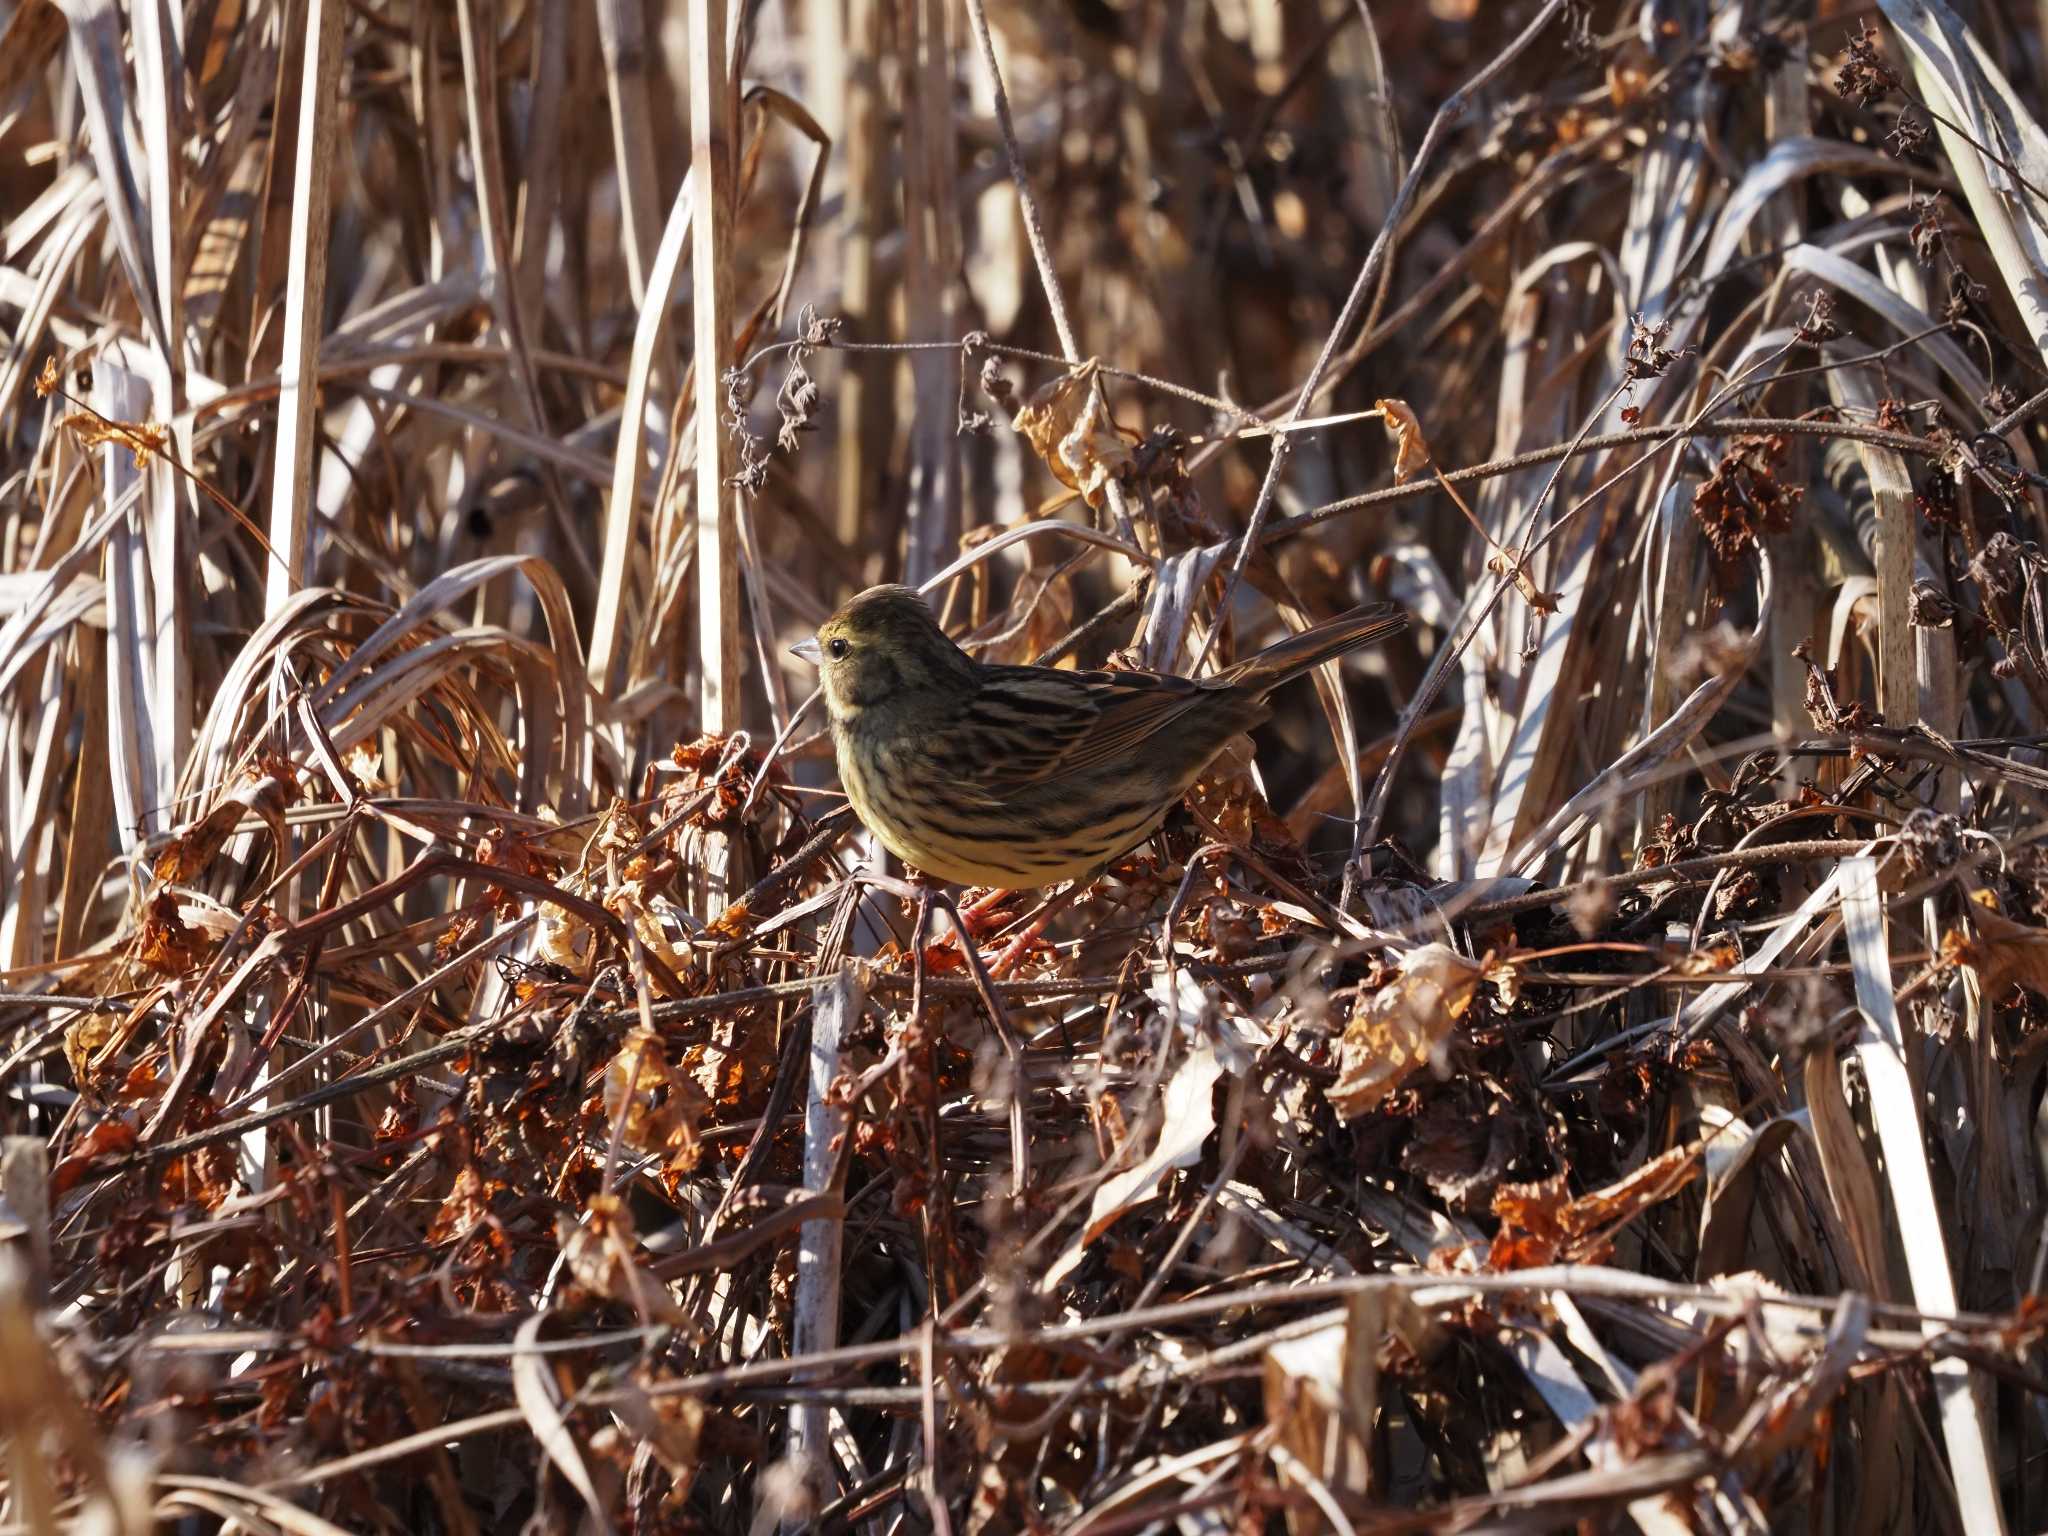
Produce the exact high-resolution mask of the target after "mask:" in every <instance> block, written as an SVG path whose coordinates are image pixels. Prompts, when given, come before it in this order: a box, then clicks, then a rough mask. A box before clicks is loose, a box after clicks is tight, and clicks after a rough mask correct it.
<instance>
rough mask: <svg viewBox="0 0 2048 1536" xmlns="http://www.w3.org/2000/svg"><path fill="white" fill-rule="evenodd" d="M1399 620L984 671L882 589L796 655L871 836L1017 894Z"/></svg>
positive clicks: (1150, 807)
mask: <svg viewBox="0 0 2048 1536" xmlns="http://www.w3.org/2000/svg"><path fill="white" fill-rule="evenodd" d="M1407 623H1408V619H1407V615H1406V614H1404V613H1402V612H1401V610H1400V609H1398V608H1396V607H1394V606H1393V605H1391V604H1386V603H1382V604H1377V605H1374V606H1371V607H1365V608H1358V609H1354V610H1353V611H1352V612H1350V613H1347V614H1345V615H1343V616H1342V617H1340V618H1335V619H1331V620H1330V621H1329V622H1327V623H1324V624H1319V625H1317V626H1315V627H1314V628H1312V629H1308V630H1304V631H1303V632H1302V633H1301V634H1298V635H1294V636H1292V637H1290V638H1288V639H1286V640H1282V641H1281V642H1280V643H1279V644H1277V645H1274V646H1271V647H1269V648H1268V649H1266V650H1263V651H1261V652H1259V654H1258V655H1256V656H1253V657H1251V658H1250V659H1248V660H1245V661H1241V662H1239V663H1237V665H1236V666H1233V667H1231V668H1229V669H1228V670H1226V671H1224V672H1222V673H1220V674H1218V675H1217V676H1215V677H1205V678H1199V679H1195V678H1184V677H1166V676H1161V675H1159V674H1156V673H1150V672H1062V671H1058V670H1055V669H1053V668H1051V667H1000V666H988V665H984V664H983V663H981V662H978V661H976V660H975V659H974V658H973V657H971V656H969V655H968V654H967V653H966V652H965V651H963V650H961V649H960V647H959V646H957V645H955V644H954V643H953V642H952V641H951V640H950V639H948V638H947V636H946V632H945V631H944V630H942V629H940V628H939V626H938V623H937V621H936V620H934V619H933V618H932V614H931V610H930V609H929V608H927V607H926V606H925V604H924V600H923V599H922V598H921V597H919V596H918V595H917V593H916V592H914V591H912V590H911V589H910V588H909V587H896V586H885V587H870V588H869V589H868V590H867V591H865V592H863V593H861V594H860V596H858V597H856V598H854V599H853V600H852V601H850V602H849V603H847V605H846V606H845V607H843V608H841V609H840V610H839V611H838V612H837V613H835V614H833V615H832V617H831V618H829V619H827V620H826V621H825V622H824V624H822V625H821V626H819V629H818V633H817V636H816V638H814V639H811V640H806V641H804V642H803V644H801V645H799V646H796V647H795V654H797V655H799V656H801V657H803V658H804V659H805V660H807V661H810V662H813V663H815V664H816V665H817V666H818V667H820V668H821V669H822V670H823V673H824V685H825V706H826V709H827V710H828V711H829V713H830V715H831V721H832V742H833V745H834V747H835V748H836V749H837V751H838V757H839V778H840V781H841V783H843V784H844V785H845V787H846V794H847V798H848V799H850V800H851V801H852V802H853V808H854V811H855V813H856V814H858V815H859V817H860V819H861V820H862V822H864V823H865V824H866V825H867V827H868V829H869V830H870V831H872V832H873V833H874V834H875V835H876V836H877V837H878V838H880V839H881V840H882V843H883V844H884V846H886V847H887V848H888V850H889V851H890V852H891V853H893V854H895V855H896V856H897V857H898V858H900V859H902V860H903V861H904V862H905V863H906V864H910V865H913V866H915V867H916V868H918V869H921V870H923V871H925V872H926V873H927V874H931V875H936V876H938V877H939V878H940V879H943V880H950V881H955V882H958V883H959V884H962V885H992V886H1001V887H1005V888H1007V889H1010V890H1029V889H1032V888H1034V887H1037V886H1043V885H1051V884H1053V883H1054V882H1056V881H1060V880H1067V879H1073V878H1077V877H1080V876H1084V875H1092V874H1094V873H1095V872H1097V871H1099V870H1101V869H1102V868H1104V867H1105V866H1106V865H1108V863H1109V862H1110V861H1111V860H1112V859H1114V858H1116V857H1117V856H1118V855H1119V854H1122V853H1124V852H1126V851H1128V850H1129V849H1131V848H1132V847H1134V846H1136V845H1137V844H1138V843H1139V842H1141V841H1143V840H1144V839H1145V838H1146V837H1148V836H1149V835H1150V834H1151V833H1152V832H1153V831H1154V830H1156V829H1157V828H1158V826H1159V824H1160V823H1161V822H1162V821H1164V820H1165V819H1166V814H1167V812H1169V811H1171V810H1172V809H1173V807H1174V806H1175V805H1177V804H1178V803H1179V802H1180V798H1181V796H1182V795H1184V794H1185V793H1187V791H1188V789H1189V787H1190V786H1191V785H1193V783H1194V782H1195V780H1196V779H1197V778H1198V777H1199V776H1200V775H1201V772H1202V770H1203V769H1204V768H1206V767H1207V766H1208V765H1209V762H1210V760H1211V759H1212V758H1214V757H1215V756H1216V754H1217V753H1218V752H1219V751H1221V750H1222V749H1223V747H1224V745H1225V744H1226V743H1227V742H1229V741H1230V739H1231V738H1232V737H1234V736H1236V735H1237V734H1238V733H1239V732H1241V731H1246V730H1249V729H1251V728H1252V727H1253V726H1255V725H1258V724H1259V723H1260V722H1262V721H1264V720H1265V719H1266V718H1267V717H1268V716H1269V715H1270V714H1271V712H1272V711H1271V708H1270V706H1269V705H1268V704H1267V702H1266V696H1267V695H1268V694H1270V693H1271V692H1272V691H1273V690H1274V689H1276V688H1278V687H1279V686H1280V685H1281V684H1282V683H1284V682H1286V681H1288V680H1289V679H1290V678H1294V677H1298V676H1300V675H1301V674H1302V673H1303V672H1306V671H1307V670H1308V669H1309V668H1311V667H1313V666H1316V665H1317V664H1319V663H1321V662H1325V661H1328V660H1329V659H1330V658H1331V657H1333V656H1338V655H1341V654H1343V653H1344V652H1346V651H1349V650H1352V649H1354V648H1355V647H1357V646H1361V645H1368V644H1370V643H1372V642H1373V641H1375V640H1381V639H1384V638H1386V637H1387V636H1389V635H1392V634H1396V633H1398V632H1399V631H1400V630H1402V629H1403V628H1405V627H1406V626H1407Z"/></svg>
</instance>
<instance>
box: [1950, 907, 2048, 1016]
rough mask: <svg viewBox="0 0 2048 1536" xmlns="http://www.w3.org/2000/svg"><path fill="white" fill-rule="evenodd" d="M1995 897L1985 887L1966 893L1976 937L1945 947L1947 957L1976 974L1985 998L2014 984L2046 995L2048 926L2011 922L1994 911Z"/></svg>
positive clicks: (2047, 993) (2047, 990)
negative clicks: (1963, 942)
mask: <svg viewBox="0 0 2048 1536" xmlns="http://www.w3.org/2000/svg"><path fill="white" fill-rule="evenodd" d="M1996 900H1997V898H1996V897H1994V896H1993V895H1992V894H1991V892H1990V891H1988V890H1976V891H1972V892H1971V893H1970V901H1971V905H1970V926H1971V927H1972V928H1974V929H1975V930H1976V936H1975V937H1974V938H1973V939H1971V940H1970V941H1969V942H1968V943H1965V944H1960V945H1954V946H1949V947H1948V948H1947V953H1948V956H1949V958H1950V959H1954V960H1960V961H1961V962H1962V963H1963V964H1965V965H1967V966H1969V967H1970V969H1971V970H1973V971H1975V972H1976V973H1977V981H1978V984H1979V985H1980V986H1982V987H1983V989H1984V995H1985V997H1986V998H1987V999H1995V998H1998V997H2002V996H2004V995H2005V992H2006V989H2007V988H2009V987H2015V986H2018V987H2025V988H2026V989H2027V990H2028V991H2029V992H2038V993H2040V994H2041V995H2042V996H2043V997H2048V929H2042V928H2029V927H2028V926H2027V925H2026V924H2025V923H2016V922H2014V921H2013V920H2012V919H2011V918H2009V917H2006V916H2004V915H2003V914H2001V913H2000V912H1999V911H1998V909H1997V907H1996V906H1995V904H1994V903H1995V902H1996Z"/></svg>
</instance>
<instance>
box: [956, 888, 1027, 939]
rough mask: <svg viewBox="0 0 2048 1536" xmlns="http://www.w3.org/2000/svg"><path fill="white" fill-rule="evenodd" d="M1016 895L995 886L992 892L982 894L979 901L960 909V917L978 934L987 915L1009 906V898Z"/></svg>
mask: <svg viewBox="0 0 2048 1536" xmlns="http://www.w3.org/2000/svg"><path fill="white" fill-rule="evenodd" d="M1016 894H1017V893H1016V892H1015V891H1011V890H1005V889H1004V888H1003V887H1002V886H997V887H996V888H995V889H994V890H992V891H989V892H987V893H986V894H984V895H983V896H982V898H981V899H980V900H979V901H970V902H969V903H967V905H966V906H964V907H962V908H961V909H960V915H961V916H962V917H964V918H966V919H967V926H968V927H969V928H971V929H973V930H974V931H975V932H976V933H977V934H978V933H980V932H981V925H982V922H983V921H984V920H985V919H986V918H987V917H988V916H989V914H990V913H993V912H1000V911H1001V910H1002V909H1003V908H1004V907H1006V906H1008V905H1009V902H1010V898H1011V897H1012V896H1015V895H1016Z"/></svg>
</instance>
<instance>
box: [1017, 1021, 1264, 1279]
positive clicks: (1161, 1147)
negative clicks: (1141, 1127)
mask: <svg viewBox="0 0 2048 1536" xmlns="http://www.w3.org/2000/svg"><path fill="white" fill-rule="evenodd" d="M1222 1075H1223V1062H1222V1059H1221V1058H1220V1057H1219V1056H1217V1054H1216V1048H1215V1047H1214V1046H1213V1045H1211V1044H1210V1043H1209V1041H1208V1039H1207V1038H1206V1037H1204V1038H1201V1039H1198V1040H1197V1041H1196V1042H1195V1045H1194V1047H1193V1048H1192V1049H1191V1050H1190V1051H1189V1052H1188V1054H1187V1059H1186V1060H1185V1061H1183V1062H1182V1063H1181V1064H1180V1066H1179V1067H1178V1068H1177V1069H1176V1070H1175V1071H1174V1074H1173V1081H1172V1082H1170V1083H1168V1084H1167V1085H1166V1096H1165V1104H1164V1106H1163V1109H1162V1113H1161V1118H1160V1125H1159V1139H1158V1141H1156V1142H1155V1143H1153V1146H1152V1150H1151V1151H1150V1152H1149V1153H1148V1154H1146V1156H1145V1158H1144V1160H1143V1161H1141V1162H1139V1163H1138V1164H1136V1165H1135V1166H1133V1167H1130V1168H1126V1169H1125V1170H1124V1171H1123V1172H1122V1173H1118V1174H1113V1175H1111V1176H1110V1177H1109V1178H1107V1179H1105V1180H1103V1182H1102V1183H1101V1184H1100V1185H1098V1186H1097V1187H1096V1190H1095V1200H1094V1203H1093V1204H1092V1205H1091V1206H1090V1207H1089V1211H1088V1221H1087V1224H1086V1225H1085V1226H1084V1227H1082V1229H1081V1235H1080V1236H1079V1237H1077V1238H1075V1239H1074V1241H1073V1243H1072V1244H1071V1245H1070V1246H1069V1247H1068V1248H1067V1251H1066V1252H1065V1253H1063V1254H1061V1255H1060V1257H1059V1258H1058V1259H1057V1260H1056V1261H1055V1262H1054V1264H1053V1266H1052V1270H1051V1272H1050V1273H1049V1274H1048V1275H1047V1277H1046V1283H1047V1285H1048V1286H1051V1285H1057V1284H1058V1283H1059V1282H1060V1280H1061V1279H1063V1278H1064V1277H1065V1276H1066V1275H1067V1274H1069V1273H1070V1272H1071V1271H1072V1270H1073V1269H1074V1267H1075V1266H1076V1265H1078V1264H1079V1263H1080V1262H1081V1255H1082V1253H1083V1252H1084V1251H1085V1250H1086V1249H1087V1246H1088V1245H1089V1244H1090V1243H1092V1242H1094V1241H1095V1240H1096V1239H1097V1238H1099V1237H1101V1236H1102V1234H1103V1233H1105V1232H1107V1231H1108V1230H1109V1229H1110V1228H1111V1227H1112V1226H1114V1225H1115V1224H1116V1222H1117V1219H1118V1218H1119V1217H1121V1216H1122V1215H1123V1214H1124V1212H1126V1211H1128V1210H1130V1209H1131V1208H1132V1207H1133V1206H1136V1205H1140V1204H1142V1203H1143V1202H1145V1201H1147V1200H1149V1199H1151V1198H1152V1197H1153V1195H1155V1194H1156V1193H1158V1190H1159V1186H1160V1184H1161V1182H1162V1181H1164V1179H1165V1178H1166V1176H1167V1174H1169V1173H1171V1172H1172V1171H1173V1170H1174V1169H1176V1168H1186V1167H1188V1166H1190V1165H1191V1164H1193V1163H1194V1162H1195V1160H1196V1159H1197V1158H1199V1157H1200V1156H1201V1155H1202V1143H1203V1142H1205V1141H1207V1140H1208V1139H1209V1133H1210V1132H1211V1131H1213V1130H1215V1129H1216V1109H1215V1104H1214V1102H1213V1099H1214V1095H1213V1093H1212V1090H1213V1089H1214V1088H1215V1086H1216V1079H1217V1078H1219V1077H1221V1076H1222Z"/></svg>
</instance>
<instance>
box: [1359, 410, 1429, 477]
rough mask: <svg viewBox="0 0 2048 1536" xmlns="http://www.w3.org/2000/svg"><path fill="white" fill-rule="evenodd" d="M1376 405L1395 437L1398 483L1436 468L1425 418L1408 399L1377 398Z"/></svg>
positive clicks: (1395, 464) (1395, 463)
mask: <svg viewBox="0 0 2048 1536" xmlns="http://www.w3.org/2000/svg"><path fill="white" fill-rule="evenodd" d="M1372 404H1373V409H1374V410H1376V411H1378V412H1379V413H1380V419H1381V420H1382V421H1383V422H1384V423H1385V424H1386V428H1387V431H1388V432H1389V433H1391V434H1392V435H1393V439H1394V483H1395V484H1396V485H1399V484H1401V483H1402V482H1403V481H1406V480H1410V479H1413V478H1414V477H1415V476H1416V475H1419V474H1421V473H1423V472H1424V471H1425V470H1428V469H1433V468H1434V467H1435V464H1436V461H1435V459H1434V458H1432V457H1431V455H1430V451H1429V444H1428V443H1427V442H1426V441H1424V439H1423V436H1422V422H1421V421H1420V420H1419V419H1418V418H1417V417H1416V415H1415V411H1414V409H1413V408H1412V407H1411V406H1410V405H1409V404H1408V402H1407V401H1406V400H1375V401H1373V403H1372Z"/></svg>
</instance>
